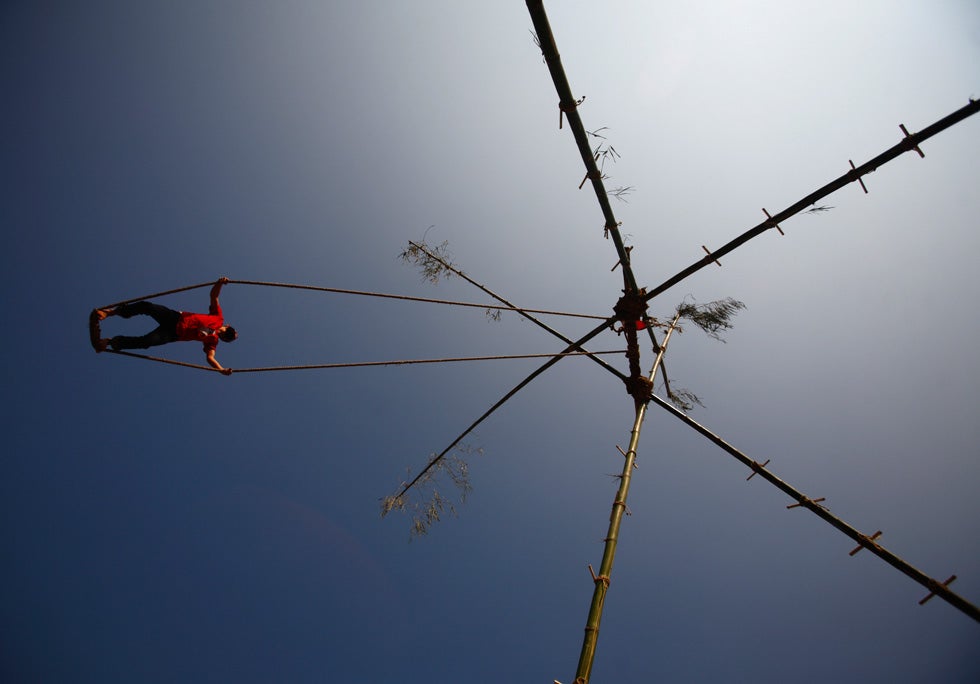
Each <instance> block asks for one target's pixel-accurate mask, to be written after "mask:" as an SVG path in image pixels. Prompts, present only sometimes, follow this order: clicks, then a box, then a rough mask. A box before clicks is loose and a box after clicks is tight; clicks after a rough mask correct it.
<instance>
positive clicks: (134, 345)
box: [109, 302, 180, 350]
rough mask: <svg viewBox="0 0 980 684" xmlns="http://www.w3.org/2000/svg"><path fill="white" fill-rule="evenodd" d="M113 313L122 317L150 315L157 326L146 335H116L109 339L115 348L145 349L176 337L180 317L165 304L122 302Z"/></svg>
mask: <svg viewBox="0 0 980 684" xmlns="http://www.w3.org/2000/svg"><path fill="white" fill-rule="evenodd" d="M114 313H115V315H117V316H121V317H122V318H132V317H133V316H150V317H151V318H153V320H155V321H156V322H157V323H158V325H157V328H156V329H155V330H152V331H151V332H149V333H147V334H146V335H141V336H139V337H130V336H127V335H117V336H116V337H113V338H112V339H111V340H109V344H110V346H111V347H112V348H113V349H115V350H120V349H147V348H149V347H157V346H159V345H161V344H167V343H169V342H174V341H175V340H176V339H177V321H178V319H179V318H180V313H179V312H177V311H174V310H173V309H168V308H167V307H165V306H161V305H159V304H152V303H150V302H136V303H134V304H123V305H121V306H119V307H117V308H116V309H115V310H114Z"/></svg>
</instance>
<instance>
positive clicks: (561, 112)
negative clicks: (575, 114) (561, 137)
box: [558, 95, 585, 129]
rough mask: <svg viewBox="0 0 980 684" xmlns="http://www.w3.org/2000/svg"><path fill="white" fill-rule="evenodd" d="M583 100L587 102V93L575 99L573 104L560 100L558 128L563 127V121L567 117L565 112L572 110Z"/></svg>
mask: <svg viewBox="0 0 980 684" xmlns="http://www.w3.org/2000/svg"><path fill="white" fill-rule="evenodd" d="M583 102H585V95H583V96H582V97H580V98H579V99H577V100H575V101H574V102H572V103H571V104H567V103H565V102H561V101H559V102H558V128H559V129H560V128H561V127H562V122H563V120H564V118H565V112H570V111H572V110H573V109H575V108H576V107H578V106H579V105H580V104H582V103H583Z"/></svg>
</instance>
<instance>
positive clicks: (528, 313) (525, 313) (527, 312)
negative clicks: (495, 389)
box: [408, 240, 626, 380]
mask: <svg viewBox="0 0 980 684" xmlns="http://www.w3.org/2000/svg"><path fill="white" fill-rule="evenodd" d="M408 244H410V245H412V246H414V247H416V248H417V249H420V250H422V251H423V252H425V253H426V254H427V255H428V256H429V258H431V259H435V260H436V261H438V262H439V263H440V264H442V265H443V266H445V267H446V268H448V269H449V270H450V271H452V272H453V273H455V274H456V275H457V276H459V277H460V278H462V279H463V280H465V281H466V282H468V283H469V284H471V285H473V286H474V287H476V288H479V289H480V290H482V291H483V292H485V293H487V294H488V295H490V296H491V297H493V298H494V299H496V300H497V301H498V302H500V303H501V304H503V305H504V307H503V308H505V309H509V310H511V311H515V312H517V313H519V314H520V315H522V316H524V317H525V318H526V319H528V320H529V321H531V322H532V323H534V324H535V325H537V326H538V327H539V328H541V329H543V330H546V331H548V332H549V333H551V334H552V335H554V336H555V337H557V338H558V339H560V340H561V341H562V342H564V343H565V344H572V340H571V339H569V338H568V337H565V336H564V335H562V334H561V333H560V332H558V331H557V330H555V329H554V328H552V327H551V326H550V325H548V324H546V323H544V322H542V321H540V320H538V319H537V318H535V317H534V316H532V315H531V312H533V313H538V312H537V311H534V310H533V309H523V308H521V307H519V306H517V305H515V304H512V303H511V302H509V301H507V300H506V299H504V298H503V297H501V296H500V295H499V294H497V293H496V292H494V291H493V290H491V289H490V288H488V287H487V286H485V285H483V284H482V283H478V282H477V281H475V280H473V279H472V278H471V277H469V276H468V275H466V274H465V273H463V272H462V271H460V270H459V269H458V268H456V267H455V266H453V265H452V264H450V263H449V262H447V261H446V260H445V259H443V258H441V257H440V256H439V255H437V254H433V253H432V252H430V251H429V250H428V249H426V248H425V246H423V245H420V244H418V243H416V242H412V241H411V240H409V241H408ZM582 351H583V352H585V353H586V354H588V352H587V351H586V350H585V349H583V350H582ZM591 358H592V360H593V361H595V362H596V363H598V364H599V365H600V366H602V367H603V368H605V369H606V370H608V371H609V372H610V373H612V374H613V375H615V376H616V377H618V378H619V379H620V380H625V379H626V375H625V374H623V373H622V372H620V371H619V370H617V369H616V368H613V367H612V366H610V365H609V364H608V363H606V362H605V361H603V360H602V359H599V358H596V357H591Z"/></svg>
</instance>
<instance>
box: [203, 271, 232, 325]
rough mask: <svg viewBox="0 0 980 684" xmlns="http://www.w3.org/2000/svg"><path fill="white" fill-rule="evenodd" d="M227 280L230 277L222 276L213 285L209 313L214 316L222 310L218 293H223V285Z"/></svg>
mask: <svg viewBox="0 0 980 684" xmlns="http://www.w3.org/2000/svg"><path fill="white" fill-rule="evenodd" d="M227 282H228V279H227V278H225V277H224V276H222V277H220V278H218V279H217V280H216V281H215V282H214V285H213V286H212V287H211V305H210V306H209V307H208V313H209V314H211V315H212V316H215V315H217V314H218V312H220V311H221V307H220V306H219V305H218V295H220V294H221V287H222V286H223V285H224V284H225V283H227Z"/></svg>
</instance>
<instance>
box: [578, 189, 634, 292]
mask: <svg viewBox="0 0 980 684" xmlns="http://www.w3.org/2000/svg"><path fill="white" fill-rule="evenodd" d="M580 187H581V186H580ZM606 234H607V235H608V234H609V229H608V228H606ZM625 251H626V265H627V266H629V265H630V252H632V251H633V245H630V246H629V247H626V248H625ZM621 263H623V260H622V259H620V260H619V261H617V262H616V263H615V264H614V265H613V267H612V268H610V269H609V272H610V273H611V272H613V271H615V270H616V269H617V268H619V265H620V264H621ZM644 308H645V307H644Z"/></svg>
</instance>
